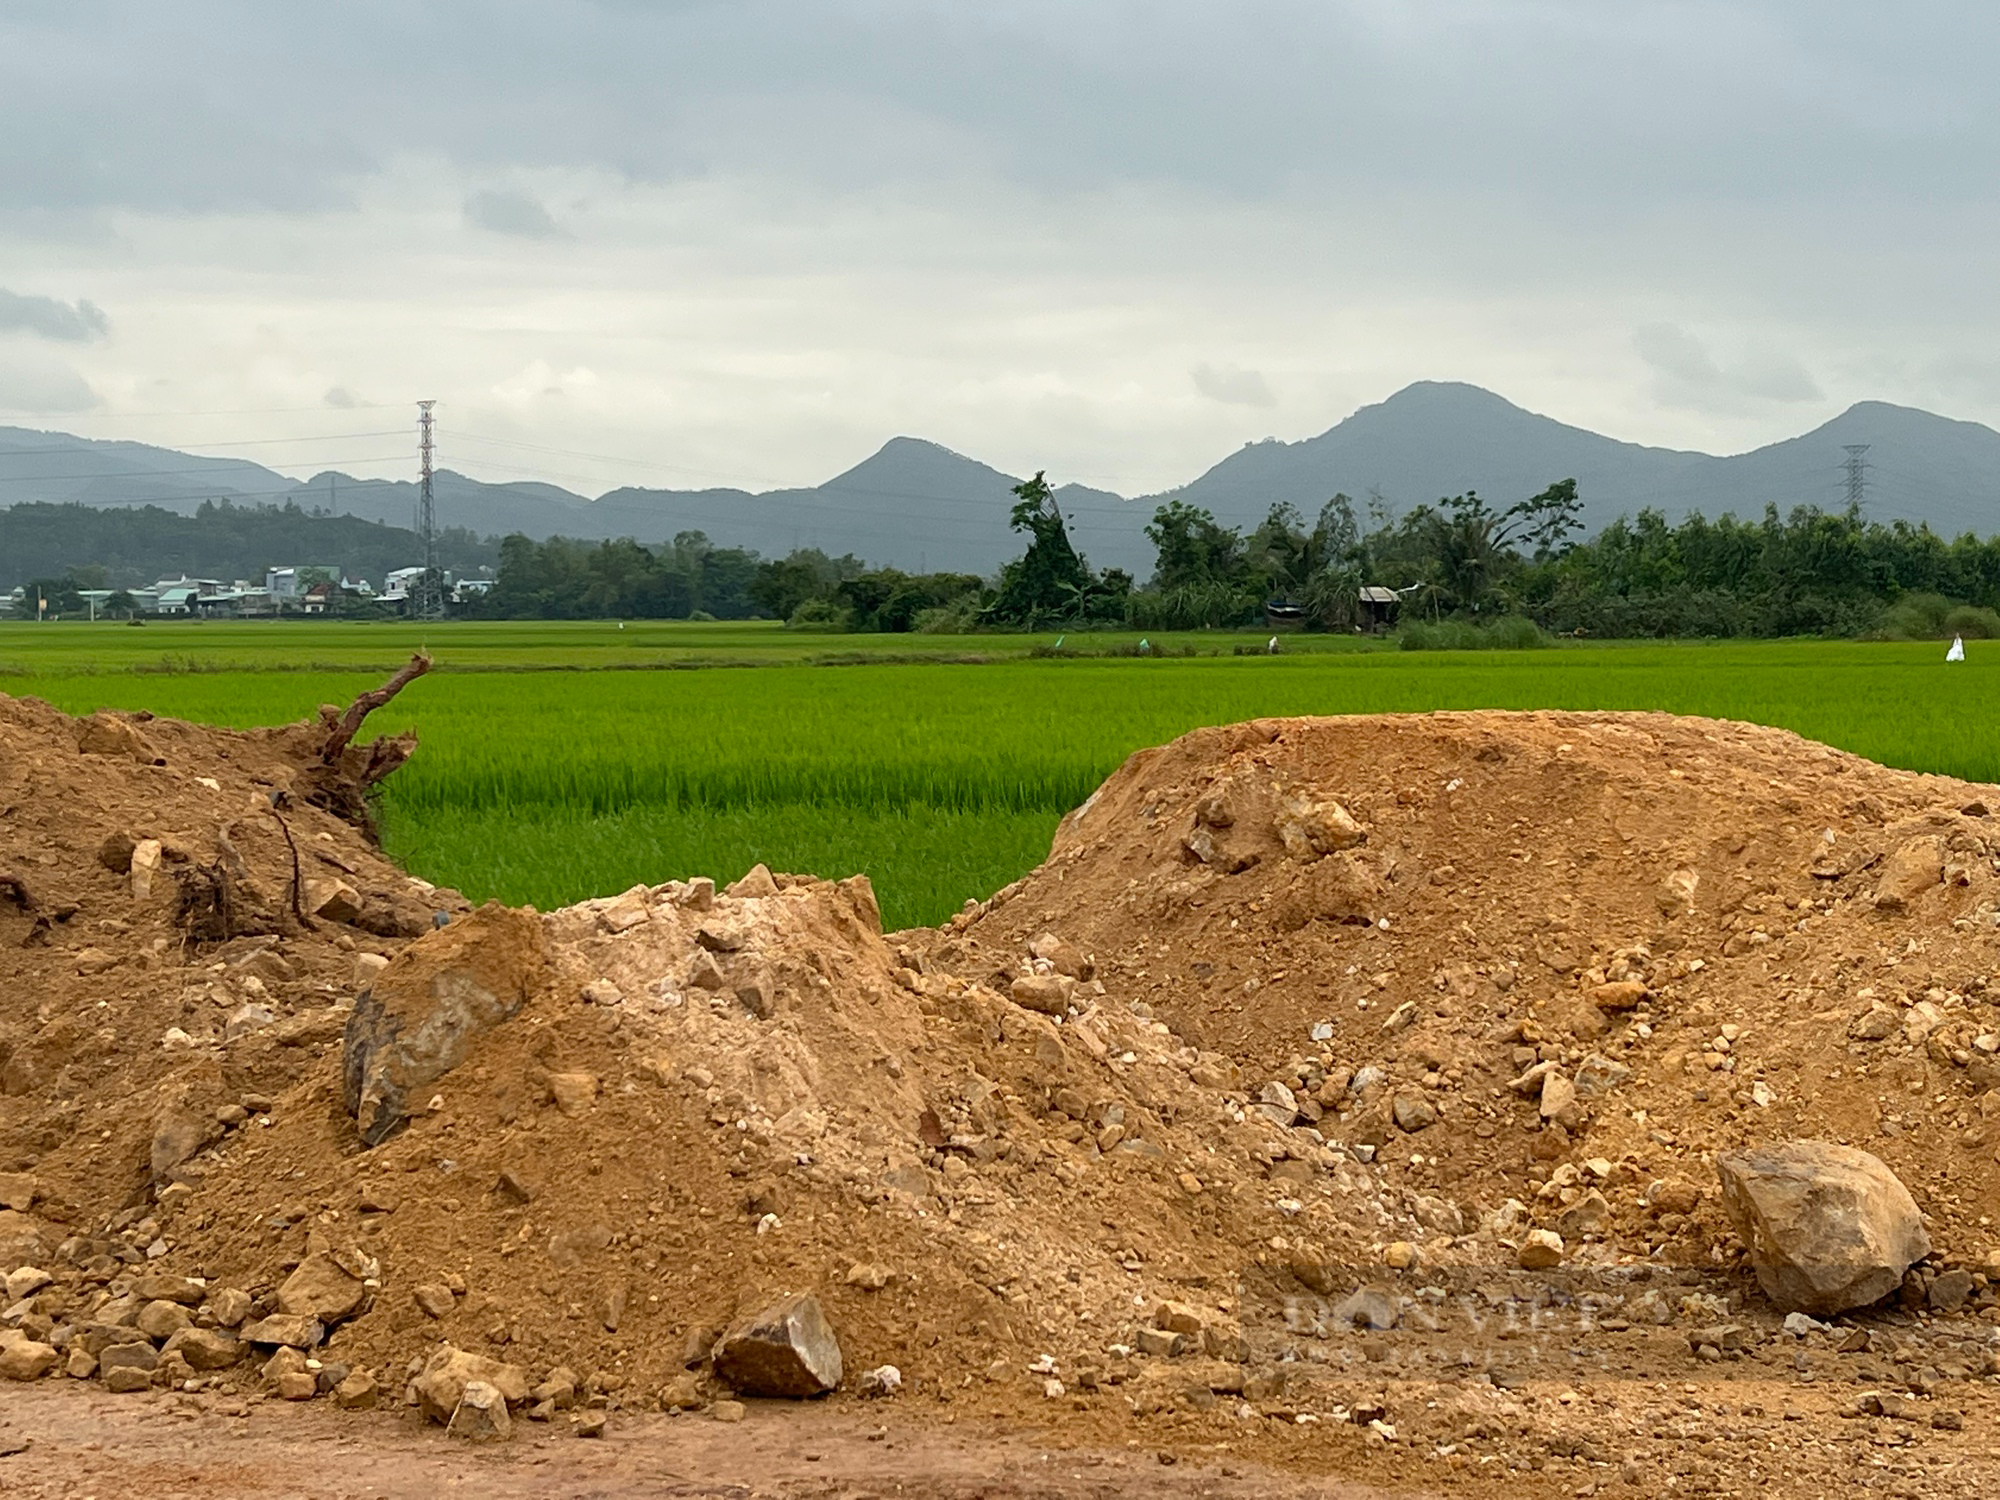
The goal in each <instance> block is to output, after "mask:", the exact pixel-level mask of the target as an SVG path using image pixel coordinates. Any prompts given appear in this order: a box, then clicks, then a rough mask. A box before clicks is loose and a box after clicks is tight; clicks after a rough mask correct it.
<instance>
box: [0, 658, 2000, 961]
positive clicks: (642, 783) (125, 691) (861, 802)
mask: <svg viewBox="0 0 2000 1500" xmlns="http://www.w3.org/2000/svg"><path fill="white" fill-rule="evenodd" d="M147 629H148V630H157V631H159V632H160V636H159V637H153V636H149V637H148V642H147V648H146V649H145V650H140V649H139V648H137V647H134V646H132V645H131V644H129V642H130V638H131V637H133V636H139V635H144V634H145V633H146V632H145V631H141V630H128V629H127V628H125V627H120V626H106V625H99V626H94V627H93V626H86V625H73V626H70V625H58V626H36V625H12V626H6V627H0V692H6V693H32V694H34V695H36V696H39V697H42V698H46V699H48V700H50V701H52V702H54V703H56V704H58V705H59V706H61V707H63V708H66V709H70V710H72V711H77V712H84V711H89V710H91V709H94V708H99V707H116V708H147V709H151V710H153V711H154V712H157V713H162V714H172V715H176V716H180V717H186V718H193V719H198V720H203V721H207V722H213V723H221V724H232V725H252V724H272V723H280V722H283V721H285V720H288V719H295V718H299V717H302V716H305V715H307V714H310V713H311V711H312V709H313V707H314V706H315V705H316V704H318V703H321V702H344V701H346V700H347V699H349V698H351V697H352V696H353V695H354V694H355V693H357V692H359V691H361V690H363V689H365V688H367V687H371V686H373V685H375V684H376V683H378V682H379V681H380V680H381V678H382V677H383V676H384V675H386V673H387V671H389V670H391V669H393V667H394V666H396V665H397V664H398V663H399V662H400V661H402V660H403V659H406V657H407V654H408V651H409V649H410V647H411V645H412V644H414V643H415V642H416V641H417V640H418V638H419V636H418V632H417V630H416V628H415V627H408V626H361V627H343V626H340V625H338V624H336V623H325V622H312V623H309V624H304V625H287V626H277V627H274V626H270V625H264V624H242V625H229V624H223V623H216V622H206V623H202V624H199V625H191V626H183V627H174V626H149V627H147ZM176 631H178V632H184V633H186V634H187V635H190V636H195V637H198V640H197V641H195V642H193V643H192V644H190V643H189V642H188V641H186V640H182V639H173V640H170V641H166V642H162V640H161V637H168V636H169V635H170V633H172V632H176ZM606 631H607V627H606V626H605V625H603V624H602V623H599V622H590V623H580V624H547V623H529V624H505V625H499V624H493V625H488V624H450V625H444V626H434V627H431V628H430V629H429V630H428V631H427V632H423V635H424V637H425V639H424V640H423V644H425V645H427V646H428V648H429V649H430V650H431V651H432V652H433V654H434V655H435V656H436V658H437V661H438V665H439V670H438V671H437V672H436V673H434V674H433V675H431V676H429V677H426V678H424V679H422V680H420V681H419V682H417V683H416V684H414V685H413V686H412V687H411V688H410V689H409V690H408V691H407V692H406V693H405V694H404V695H403V696H402V697H401V698H400V699H398V700H397V701H396V703H394V704H393V705H392V706H391V707H390V708H388V709H386V710H384V711H383V712H382V713H380V714H378V715H377V716H376V717H375V718H374V719H372V720H371V721H370V724H371V727H372V728H375V729H378V730H388V729H402V728H409V727H414V728H416V729H417V731H418V732H419V734H420V735H421V736H422V739H423V748H422V749H421V750H420V751H419V752H418V754H417V756H416V758H415V759H414V760H412V761H411V763H410V764H409V765H408V766H407V767H405V768H404V769H403V770H402V771H401V772H399V773H398V774H397V776H396V777H395V778H394V780H392V781H391V782H390V783H388V784H387V787H386V788H385V792H384V797H383V804H382V814H383V825H384V829H385V834H386V838H387V842H388V845H389V847H390V849H391V851H392V852H394V853H395V854H396V855H397V856H398V857H399V858H401V859H402V860H403V861H404V862H405V863H406V864H408V866H409V867H410V868H411V869H412V870H414V871H416V872H418V873H420V874H422V875H424V876H426V877H427V878H429V879H432V880H436V881H439V882H441V883H446V884H451V885H454V886H457V887H458V888H460V889H461V890H463V891H465V892H466V893H467V894H468V895H470V896H473V897H475V898H484V897H487V896H497V897H500V898H503V899H506V900H509V901H532V902H534V903H535V904H537V905H541V906H549V905H556V904H560V903H562V902H565V901H570V900H574V899H577V898H579V897H582V896H586V895H593V894H602V893H605V892H611V891H617V890H622V889H624V888H625V887H627V886H629V885H632V884H634V883H635V882H638V881H658V880H663V879H667V878H669V877H673V876H682V875H689V874H698V873H707V874H712V875H714V876H716V877H717V878H719V879H731V878H734V877H735V876H736V875H738V874H740V873H742V871H743V870H745V869H747V868H748V867H749V866H750V865H751V864H753V863H755V862H757V861H759V860H762V861H764V862H765V863H767V864H770V865H771V866H773V867H774V868H781V869H792V870H810V871H813V872H816V873H819V874H825V875H836V876H837V875H844V874H848V873H851V872H852V871H854V870H864V871H866V872H867V873H868V874H869V875H870V876H871V877H872V878H873V879H874V881H875V884H876V888H877V890H878V892H879V893H880V895H881V897H882V903H883V907H884V915H885V918H886V919H887V920H888V922H889V923H890V924H891V925H892V926H895V925H908V924H914V923H917V922H936V921H938V920H941V919H942V918H943V917H945V916H947V915H949V914H950V913H951V912H952V911H954V910H956V909H957V908H958V907H959V906H960V905H961V904H962V903H963V902H964V901H965V900H967V899H968V898H974V897H980V896H984V895H986V894H989V893H990V892H991V891H992V890H994V889H996V888H997V887H999V886H1001V885H1003V884H1005V883H1006V882H1007V881H1009V880H1012V879H1014V878H1015V877H1017V876H1018V875H1020V874H1022V873H1023V872H1024V871H1026V870H1027V869H1029V868H1031V867H1032V866H1033V865H1034V864H1035V863H1036V862H1037V861H1038V860H1039V859H1040V858H1041V857H1042V855H1043V853H1044V852H1045V851H1046V850H1047V847H1048V840H1049V837H1050V835H1051V833H1052V832H1053V831H1054V828H1055V825H1056V822H1057V821H1058V819H1059V818H1060V817H1061V816H1062V814H1063V812H1064V811H1066V810H1067V809H1068V808H1070V807H1072V806H1074V805H1075V804H1076V803H1077V802H1079V801H1081V800H1082V799H1083V798H1084V797H1086V796H1088V795H1089V793H1090V790H1091V789H1092V788H1093V787H1094V786H1095V785H1096V784H1097V783H1098V782H1099V781H1100V780H1102V778H1103V777H1104V776H1105V775H1106V774H1108V773H1109V772H1110V771H1111V770H1112V769H1113V768H1115V767H1116V766H1117V765H1118V763H1119V762H1120V760H1122V759H1123V757H1124V756H1126V755H1127V754H1129V753H1130V752H1131V751H1132V750H1134V749H1137V748H1139V747H1141V746H1144V745H1149V744H1155V743H1158V742H1160V741H1162V740H1165V739H1168V738H1171V737H1172V736H1174V735H1176V734H1179V733H1181V732H1183V731H1185V730H1187V729H1190V728H1194V727H1196V726H1198V725H1203V724H1216V723H1227V722H1230V721H1232V720H1237V719H1245V718H1254V717H1258V716H1262V715H1273V714H1307V713H1317V714H1326V713H1375V712H1408V711H1420V710H1426V709H1439V708H1579V709H1581V708H1625V709H1666V710H1670V711H1674V712H1682V713H1701V714H1711V715H1715V716H1718V717H1724V718H1738V719H1749V720H1754V721H1757V722H1761V723H1766V724H1775V725H1780V726H1783V727H1786V728H1790V729H1795V730H1797V731H1799V732H1800V733H1802V734H1805V735H1808V736H1810V737H1812V738H1815V739H1820V740H1825V741H1827V742H1828V743H1831V744H1834V745H1838V746H1841V747H1842V748H1844V749H1849V750H1854V751H1857V752H1859V753H1860V754H1863V755H1867V756H1870V757H1871V758H1873V759H1876V760H1880V761H1884V762H1886V763H1888V764H1891V765H1897V766H1905V767H1909V768H1912V769H1918V770H1929V771H1943V772H1948V773H1951V774H1953V775H1958V776H1964V777H1967V778H1969V779H1972V780H1980V781H1994V780H2000V706H1997V705H2000V646H1996V647H1994V648H1992V655H1991V658H1990V659H1988V656H1987V654H1986V649H1985V648H1984V645H1983V643H1979V642H1975V643H1973V645H1972V648H1971V650H1972V659H1971V660H1970V661H1968V662H1966V663H1964V664H1962V665H1954V666H1951V667H1949V668H1948V667H1947V666H1946V664H1945V663H1944V661H1943V654H1944V653H1943V649H1942V647H1940V646H1933V645H1929V644H1921V645H1909V644H1862V643H1849V642H1819V641H1812V642H1774V643H1758V644H1741V643H1731V644H1694V643H1689V644H1673V645H1655V644H1624V645H1596V644H1594V645H1590V646H1574V647H1573V646H1563V647H1560V648H1557V649H1551V650H1545V651H1528V652H1480V653H1452V652H1434V653H1433V652H1425V653H1399V652H1395V651H1384V650H1380V649H1370V647H1372V646H1373V644H1374V643H1355V642H1350V641H1338V640H1336V641H1332V642H1325V641H1321V642H1314V641H1312V640H1310V638H1296V637H1295V638H1288V639H1287V641H1286V642H1285V650H1284V651H1283V652H1282V653H1281V654H1279V655H1277V656H1265V655H1250V656H1237V655H1234V654H1233V653H1234V651H1235V648H1236V647H1237V646H1238V645H1253V646H1254V645H1257V644H1261V640H1259V639H1246V638H1245V637H1243V636H1240V635H1227V634H1222V635H1218V636H1214V637H1193V638H1183V637H1174V638H1171V639H1168V638H1162V637H1156V638H1155V644H1156V646H1158V647H1159V648H1161V649H1162V650H1182V651H1196V652H1215V653H1219V654H1213V655H1186V656H1183V655H1171V656H1153V657H1123V656H1115V657H1085V658H1076V659H1072V658H1068V657H1056V658H1051V657H1046V656H1038V657H1031V656H1029V655H1028V652H1029V651H1030V650H1031V649H1032V648H1033V647H1034V646H1036V645H1038V644H1039V645H1042V646H1044V647H1046V646H1047V645H1048V644H1049V643H1050V642H1051V640H1052V639H1053V638H1052V637H1050V636H1042V637H1035V638H1027V637H993V636H981V637H966V638H962V639H960V640H956V641H953V642H951V644H950V646H949V648H948V649H946V650H944V651H942V652H941V654H942V655H943V656H944V657H945V658H946V659H943V660H909V659H903V658H906V657H908V656H911V655H916V654H920V650H919V649H918V648H924V647H928V646H930V645H932V644H933V642H932V638H924V637H915V638H913V637H907V636H906V637H881V636H875V637H825V636H821V637H808V638H804V640H805V642H806V646H809V648H810V649H806V648H805V647H802V646H801V638H798V637H793V636H788V635H787V633H786V632H783V631H782V630H779V629H778V628H776V627H774V626H768V625H723V626H714V625H693V626H688V625H667V624H649V625H647V626H646V627H644V628H643V629H641V628H640V627H636V626H635V627H632V628H631V629H629V630H628V631H627V632H625V634H627V635H631V636H634V641H633V642H630V643H620V642H613V643H611V644H609V645H607V644H606V643H605V640H604V637H605V635H606ZM273 632H283V634H282V635H279V634H274V633H273ZM613 633H615V632H613ZM1112 639H1119V638H1112ZM1106 643H1107V638H1104V637H1090V638H1086V639H1085V640H1084V641H1083V644H1084V646H1085V648H1086V649H1090V650H1097V649H1102V648H1103V646H1104V645H1105V644H1106ZM156 644H168V645H170V646H171V650H172V651H173V652H174V653H184V654H185V656H186V659H185V660H182V661H180V662H179V664H178V665H177V664H176V662H175V661H173V660H168V659H167V658H166V653H160V654H154V655H148V654H147V651H150V650H152V649H153V647H154V646H155V645H156ZM1312 645H1320V646H1322V647H1328V648H1331V649H1320V650H1309V649H1306V648H1307V647H1309V646H1312ZM1357 646H1360V649H1357ZM884 653H887V654H889V655H890V656H891V657H892V658H893V659H890V660H881V659H880V658H881V657H882V656H883V654H884ZM871 658H872V659H871ZM807 661H819V662H827V661H840V662H851V663H855V664H852V665H839V666H832V665H806V664H801V663H803V662H807ZM974 662H976V663H977V664H973V663H974ZM711 663H712V664H716V665H723V664H728V665H737V666H745V665H751V664H757V663H762V664H763V665H761V666H760V667H759V669H758V670H706V671H705V670H675V668H686V667H689V666H695V665H703V664H711ZM591 667H598V668H624V669H626V670H587V668H591ZM580 668H583V669H580ZM647 668H655V669H657V670H646V669H647Z"/></svg>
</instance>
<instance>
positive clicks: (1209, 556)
mask: <svg viewBox="0 0 2000 1500" xmlns="http://www.w3.org/2000/svg"><path fill="white" fill-rule="evenodd" d="M1146 539H1147V540H1148V541H1150V542H1151V543H1152V544H1153V550H1154V552H1155V554H1156V558H1157V560H1156V562H1155V564H1154V567H1153V587H1154V588H1156V589H1158V590H1160V591H1161V592H1162V593H1165V592H1168V591H1170V590H1172V589H1177V588H1181V587H1183V586H1185V585H1187V584H1202V583H1226V584H1244V583H1247V582H1248V581H1249V579H1248V573H1249V569H1248V568H1247V567H1246V565H1245V560H1244V555H1243V538H1242V536H1241V535H1240V534H1239V533H1238V532H1236V531H1235V530H1233V529H1232V528H1230V527H1227V526H1223V525H1220V524H1219V523H1218V522H1217V521H1216V519H1215V516H1214V514H1213V513H1212V512H1210V511H1207V510H1203V509H1202V508H1200V507H1199V506H1194V505H1189V504H1188V503H1187V502H1186V501H1184V500H1172V501H1169V502H1168V503H1167V504H1165V505H1162V506H1161V507H1160V508H1159V509H1158V510H1156V511H1154V512H1153V519H1152V520H1151V521H1150V522H1148V523H1147V526H1146Z"/></svg>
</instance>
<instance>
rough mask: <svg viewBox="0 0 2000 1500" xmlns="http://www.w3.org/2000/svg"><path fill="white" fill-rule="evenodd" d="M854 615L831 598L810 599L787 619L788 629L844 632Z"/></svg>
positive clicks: (849, 625) (831, 632) (833, 633)
mask: <svg viewBox="0 0 2000 1500" xmlns="http://www.w3.org/2000/svg"><path fill="white" fill-rule="evenodd" d="M852 623H853V617H852V616H851V615H850V614H849V613H848V611H846V610H844V609H842V608H841V607H840V606H839V605H838V604H835V603H834V602H833V601H832V600H831V599H808V600H806V601H805V603H803V604H801V605H800V606H799V607H798V608H797V609H795V610H793V611H792V617H791V618H790V619H789V620H787V621H785V629H787V630H817V631H823V632H825V633H827V634H829V635H841V634H844V633H845V632H846V631H847V630H848V629H849V628H850V627H851V625H852Z"/></svg>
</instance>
